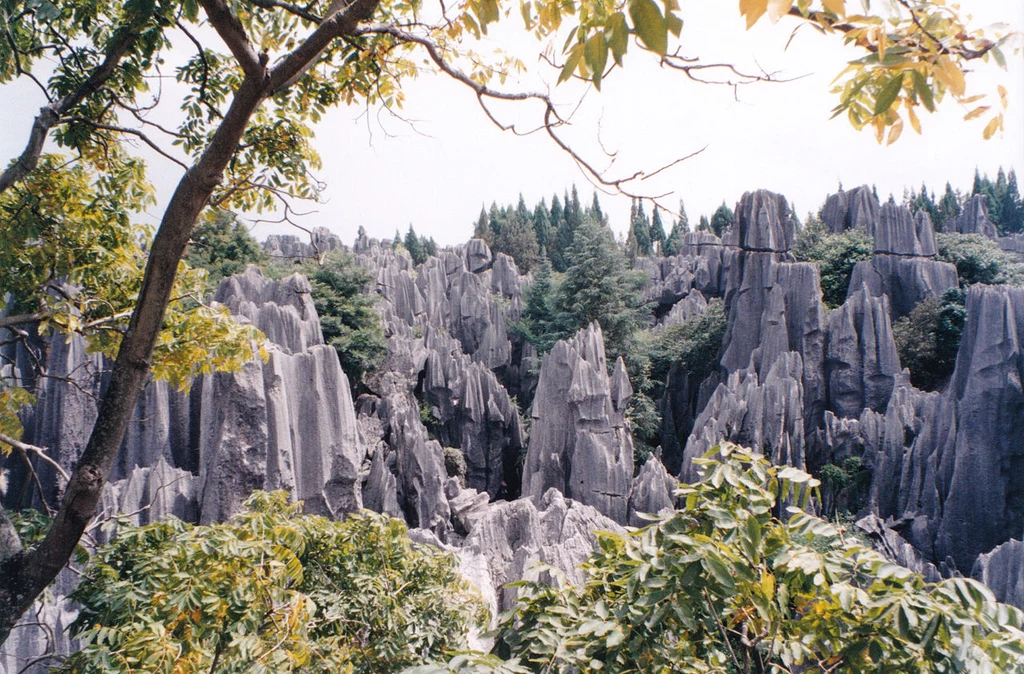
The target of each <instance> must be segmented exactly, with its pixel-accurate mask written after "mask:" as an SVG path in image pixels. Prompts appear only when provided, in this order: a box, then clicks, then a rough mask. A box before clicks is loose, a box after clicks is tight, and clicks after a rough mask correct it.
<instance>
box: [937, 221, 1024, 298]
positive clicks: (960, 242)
mask: <svg viewBox="0 0 1024 674" xmlns="http://www.w3.org/2000/svg"><path fill="white" fill-rule="evenodd" d="M935 243H936V245H937V246H938V249H939V259H940V260H943V261H945V262H949V263H951V264H953V265H955V266H956V275H957V277H958V278H959V279H960V286H961V287H967V286H970V285H974V284H975V283H987V284H1002V283H1005V284H1007V285H1012V286H1024V264H1022V263H1021V261H1020V258H1018V257H1017V256H1016V255H1015V254H1013V253H1009V252H1007V251H1004V250H1002V249H1001V248H1000V247H999V245H998V244H997V243H996V242H995V241H993V240H992V239H989V238H987V237H985V236H982V235H981V234H955V233H953V234H936V235H935Z"/></svg>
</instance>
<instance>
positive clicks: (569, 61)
mask: <svg viewBox="0 0 1024 674" xmlns="http://www.w3.org/2000/svg"><path fill="white" fill-rule="evenodd" d="M566 56H567V58H566V59H565V65H564V66H562V72H561V73H559V75H558V83H559V84H561V83H562V82H564V81H566V80H567V79H569V78H570V77H572V74H573V71H575V70H576V66H578V65H579V63H580V59H582V58H583V45H581V44H578V45H576V46H575V47H573V48H572V49H570V50H569V53H568V54H567V55H566Z"/></svg>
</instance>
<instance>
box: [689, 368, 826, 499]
mask: <svg viewBox="0 0 1024 674" xmlns="http://www.w3.org/2000/svg"><path fill="white" fill-rule="evenodd" d="M803 370H804V367H803V362H802V359H801V358H800V354H798V353H796V352H795V351H787V352H785V353H782V354H780V355H779V357H778V358H776V359H775V361H774V363H773V364H772V366H771V368H770V369H769V370H768V371H767V372H766V373H765V374H764V376H763V377H762V376H761V375H759V374H758V372H757V371H756V370H753V369H747V370H743V371H738V372H734V373H732V374H731V375H729V377H728V379H727V380H726V381H725V382H724V383H722V384H719V385H718V388H716V389H715V392H714V394H713V395H712V396H711V400H710V401H709V402H708V404H707V406H706V407H705V408H704V410H703V411H702V412H701V413H700V416H698V417H697V420H696V422H695V423H694V427H693V428H694V430H693V433H692V434H691V435H690V437H689V439H688V440H687V442H686V449H685V450H684V453H683V461H682V471H681V473H680V477H681V478H682V479H683V481H684V482H695V481H697V480H698V479H699V477H700V476H699V474H698V472H697V470H696V467H695V466H694V465H693V460H694V459H695V458H699V457H701V456H703V455H704V454H706V453H707V452H708V451H709V450H710V449H711V448H712V447H714V446H716V445H718V444H720V443H721V442H722V441H726V440H727V441H729V442H735V443H736V444H739V445H743V446H745V447H755V448H757V449H758V450H760V451H762V452H763V453H764V454H765V456H767V457H768V458H769V459H771V462H772V463H773V464H776V465H791V466H796V467H798V468H804V467H805V465H806V457H805V450H806V445H805V441H804V421H805V420H804V389H803V384H802V381H801V380H802V374H803Z"/></svg>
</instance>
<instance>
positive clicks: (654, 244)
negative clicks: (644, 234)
mask: <svg viewBox="0 0 1024 674" xmlns="http://www.w3.org/2000/svg"><path fill="white" fill-rule="evenodd" d="M664 249H665V225H663V224H662V222H661V209H660V208H658V207H657V205H655V207H654V215H653V216H652V217H651V250H652V252H656V253H659V254H661V255H664V252H665V251H664Z"/></svg>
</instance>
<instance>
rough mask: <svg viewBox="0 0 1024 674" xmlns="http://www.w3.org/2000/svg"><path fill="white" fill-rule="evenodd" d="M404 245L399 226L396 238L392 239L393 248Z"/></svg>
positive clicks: (396, 229)
mask: <svg viewBox="0 0 1024 674" xmlns="http://www.w3.org/2000/svg"><path fill="white" fill-rule="evenodd" d="M400 245H402V235H401V234H400V233H399V232H398V228H397V227H396V228H395V238H394V239H392V240H391V248H398V247H399V246H400Z"/></svg>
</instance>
